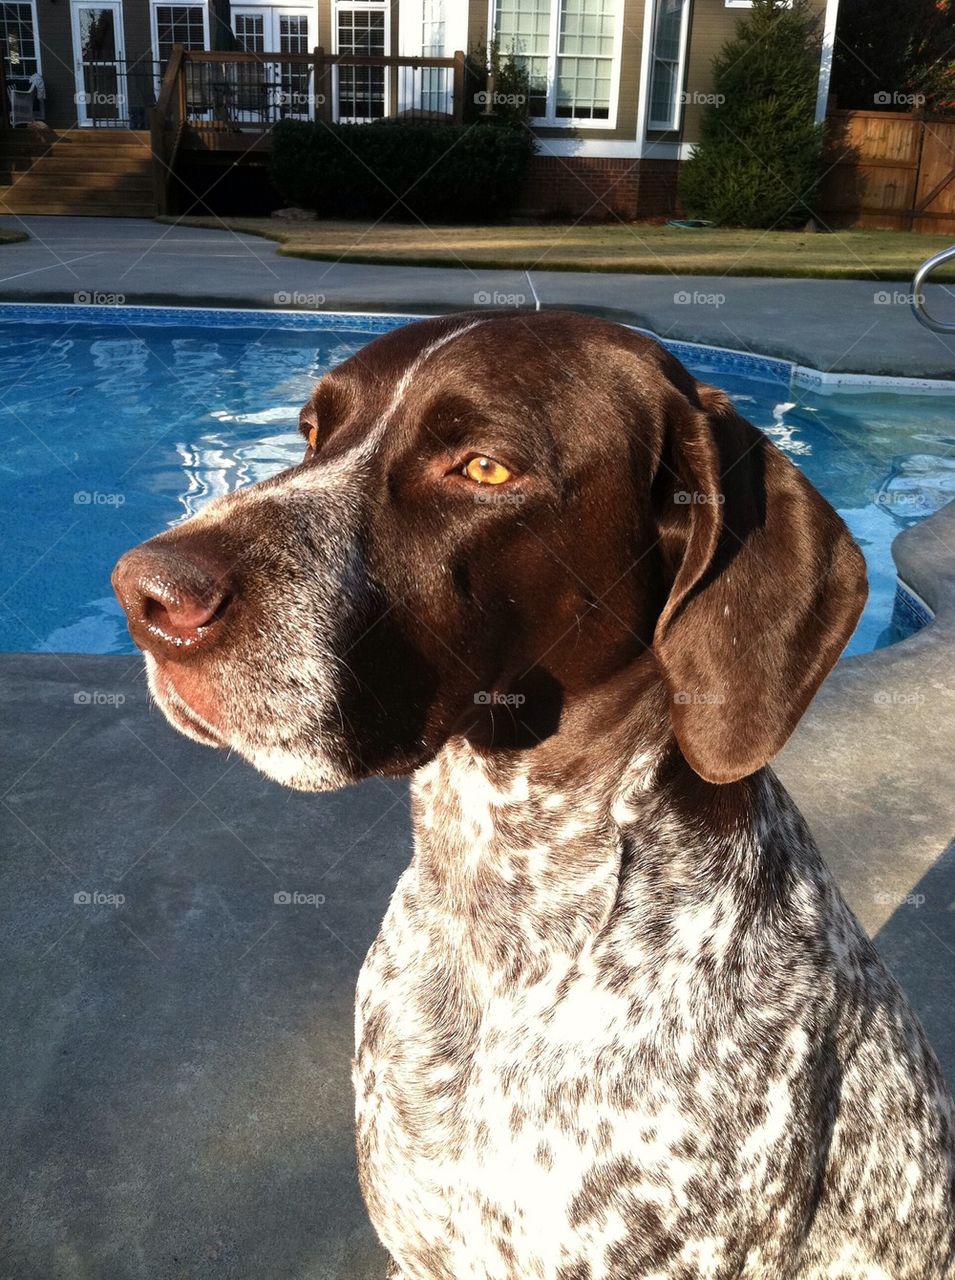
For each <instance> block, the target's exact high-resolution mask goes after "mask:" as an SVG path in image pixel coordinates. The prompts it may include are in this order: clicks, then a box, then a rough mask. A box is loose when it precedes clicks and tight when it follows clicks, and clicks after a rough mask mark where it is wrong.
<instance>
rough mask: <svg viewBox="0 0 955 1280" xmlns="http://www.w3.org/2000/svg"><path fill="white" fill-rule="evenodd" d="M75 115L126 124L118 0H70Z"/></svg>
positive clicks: (82, 119)
mask: <svg viewBox="0 0 955 1280" xmlns="http://www.w3.org/2000/svg"><path fill="white" fill-rule="evenodd" d="M70 11H71V12H70V16H71V19H72V28H73V54H74V58H75V74H76V118H77V121H78V122H79V123H80V124H81V125H102V126H110V125H112V126H113V127H114V128H115V127H118V126H119V127H121V126H125V125H126V124H127V123H128V120H129V109H128V101H127V93H126V55H125V49H124V46H123V10H122V5H121V4H120V0H97V2H96V3H92V2H90V0H72V4H71V6H70Z"/></svg>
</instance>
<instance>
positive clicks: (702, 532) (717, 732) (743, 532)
mask: <svg viewBox="0 0 955 1280" xmlns="http://www.w3.org/2000/svg"><path fill="white" fill-rule="evenodd" d="M681 372H682V371H681ZM690 395H691V398H689V399H688V398H687V397H686V396H685V395H683V394H677V395H676V396H675V397H674V400H673V401H672V402H671V408H670V411H669V413H668V422H667V427H666V437H665V441H664V445H663V452H662V454H661V456H660V459H659V463H658V466H657V469H656V476H655V480H654V486H653V500H654V504H655V507H656V512H657V519H658V522H659V529H660V534H661V548H662V552H663V558H664V562H665V564H666V566H667V568H668V576H669V578H670V580H671V581H672V588H671V590H670V594H669V598H668V599H667V601H666V604H665V606H664V608H663V611H662V613H661V614H660V617H659V620H658V622H657V625H656V629H655V633H654V640H653V648H654V652H655V654H656V656H657V659H658V661H659V664H660V667H661V669H662V672H663V677H664V680H665V682H666V685H667V690H668V693H669V697H670V714H671V720H672V723H673V729H674V732H675V734H676V738H677V742H678V743H679V745H680V748H681V750H682V752H683V754H684V756H685V757H686V759H687V761H688V762H689V763H690V765H691V766H692V768H693V769H694V770H695V771H696V772H697V773H698V774H699V775H700V776H701V777H702V778H705V779H706V780H707V781H709V782H719V783H723V782H734V781H736V780H737V779H739V778H743V777H746V776H747V775H748V774H751V773H753V772H755V770H757V769H759V768H761V767H762V766H763V765H764V764H765V763H766V762H767V761H768V760H770V759H771V758H772V757H773V756H774V755H775V754H776V752H777V751H779V750H780V748H781V747H782V746H783V744H784V743H785V741H786V739H787V738H788V737H789V735H790V734H791V733H792V731H793V729H794V728H795V726H796V723H797V721H798V720H799V718H800V716H801V715H802V713H803V712H804V711H805V709H806V707H807V705H808V703H809V700H810V699H811V698H812V696H813V694H814V693H815V692H816V690H817V689H818V687H819V685H820V684H821V683H822V681H823V679H824V677H825V676H826V675H827V674H828V672H829V671H830V669H831V668H832V666H833V665H834V663H835V662H836V659H837V658H838V657H839V654H840V653H841V652H842V650H843V648H844V647H845V645H846V642H847V641H848V639H849V637H850V635H851V634H852V631H853V629H854V627H855V625H856V623H857V621H858V619H859V615H860V613H861V612H862V606H863V604H864V603H865V598H866V576H865V562H864V561H863V558H862V555H861V552H860V551H859V549H858V547H857V546H856V544H855V543H854V542H853V540H852V538H851V536H850V534H849V531H848V529H847V528H846V526H845V525H844V524H843V522H842V520H841V519H840V517H839V516H838V515H837V514H836V512H835V511H834V510H833V508H832V507H831V506H830V505H829V503H828V502H826V501H825V499H824V498H823V497H822V496H821V495H820V494H819V493H818V492H817V491H816V490H815V489H814V488H813V486H812V485H811V484H810V483H809V481H808V480H807V479H806V478H805V476H803V474H802V473H801V472H800V471H799V470H798V469H797V468H796V467H795V466H793V464H792V463H791V462H789V460H788V459H787V458H785V457H784V455H783V454H782V453H780V452H779V451H778V450H777V449H776V448H775V447H774V446H773V445H772V444H771V443H770V442H769V440H767V439H766V437H765V436H763V435H762V433H761V432H759V431H757V430H756V428H755V427H753V426H751V425H750V423H748V422H746V421H745V420H744V419H743V418H741V417H740V415H739V414H738V413H737V412H736V411H735V409H734V408H733V405H732V403H731V401H730V400H729V398H728V397H727V396H726V395H724V394H723V393H722V392H721V391H717V390H715V389H714V388H712V387H705V386H700V385H697V386H696V387H695V389H691V393H690ZM694 401H695V403H694Z"/></svg>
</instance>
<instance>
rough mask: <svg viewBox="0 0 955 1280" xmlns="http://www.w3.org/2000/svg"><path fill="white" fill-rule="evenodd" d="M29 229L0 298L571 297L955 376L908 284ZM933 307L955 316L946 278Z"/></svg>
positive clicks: (656, 318)
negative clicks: (335, 253) (447, 264)
mask: <svg viewBox="0 0 955 1280" xmlns="http://www.w3.org/2000/svg"><path fill="white" fill-rule="evenodd" d="M0 226H4V227H12V228H18V229H20V230H25V231H27V232H28V233H29V234H30V237H31V238H30V239H29V240H27V241H24V242H22V243H20V244H14V245H6V246H2V247H0V300H4V299H5V300H7V301H18V302H25V301H32V302H37V301H50V302H68V301H73V300H74V299H75V298H76V297H77V296H78V295H80V296H82V295H87V296H88V295H91V294H96V293H99V294H103V295H113V296H115V295H119V296H120V297H122V298H124V299H125V300H126V301H127V302H140V303H143V302H148V303H169V304H171V305H177V304H178V305H181V304H183V303H184V302H185V303H186V304H189V303H192V304H198V303H202V304H207V305H220V306H256V307H266V308H271V307H283V308H284V307H288V306H296V307H302V308H305V309H323V310H327V311H336V310H356V309H366V310H373V311H374V310H379V311H381V310H384V311H447V310H454V311H457V310H471V309H473V308H475V307H486V306H502V307H508V306H510V307H514V306H534V305H535V303H536V302H538V301H539V302H540V303H541V304H542V305H543V306H548V307H554V306H567V307H574V308H577V309H578V310H592V311H598V312H601V313H605V314H608V315H611V316H614V317H616V318H619V319H624V320H627V321H629V322H631V323H636V324H640V325H643V326H645V327H647V328H649V329H653V330H654V331H655V332H657V333H658V334H660V335H661V336H664V337H673V338H682V339H685V340H687V341H691V342H708V343H712V344H715V345H718V346H723V347H732V348H735V349H737V350H742V351H750V350H751V351H756V352H759V353H760V354H762V355H774V356H781V357H784V358H786V359H791V360H795V361H797V362H798V363H800V364H805V365H808V366H810V367H811V368H815V369H823V370H835V371H839V372H850V373H883V374H893V375H896V376H903V377H931V378H955V337H952V336H949V337H944V338H943V337H939V336H938V335H935V334H932V333H930V332H929V331H928V330H927V329H923V328H922V327H921V326H920V325H919V324H918V323H917V322H916V320H915V318H914V317H913V315H912V313H911V310H910V308H909V305H908V286H906V285H904V284H885V283H880V282H876V281H873V282H871V283H870V282H867V281H864V280H770V279H751V278H741V277H739V278H723V277H718V276H680V275H672V276H670V275H663V276H636V275H609V274H598V273H584V272H581V273H578V272H559V271H557V272H553V271H552V272H548V271H541V272H537V271H535V272H533V273H531V275H530V276H528V274H527V273H526V272H523V271H476V270H471V269H469V268H462V269H458V270H449V269H445V268H438V267H379V266H360V265H356V264H350V263H328V262H310V261H306V260H304V259H300V258H284V257H280V256H279V255H278V253H277V252H276V248H277V247H276V245H275V244H273V243H272V242H271V241H268V240H263V239H261V238H259V237H257V236H247V235H238V234H236V233H234V232H231V231H227V230H226V229H224V228H223V229H222V230H221V231H207V230H200V229H197V228H190V227H176V226H166V225H160V224H159V223H155V222H152V221H146V220H140V219H109V218H39V217H36V218H35V217H27V218H22V219H21V218H14V217H5V218H0ZM927 295H928V302H929V306H930V307H931V308H932V309H933V310H934V311H935V312H936V313H937V314H939V315H940V316H944V315H952V316H955V308H953V306H952V299H951V289H943V288H941V287H939V286H929V289H928V291H927Z"/></svg>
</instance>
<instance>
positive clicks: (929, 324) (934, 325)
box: [912, 245, 955, 333]
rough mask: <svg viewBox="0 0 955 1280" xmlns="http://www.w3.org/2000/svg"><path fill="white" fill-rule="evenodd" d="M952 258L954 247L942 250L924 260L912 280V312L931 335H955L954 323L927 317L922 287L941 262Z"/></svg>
mask: <svg viewBox="0 0 955 1280" xmlns="http://www.w3.org/2000/svg"><path fill="white" fill-rule="evenodd" d="M952 258H955V245H952V247H951V248H949V249H942V251H941V252H940V253H936V254H933V255H932V257H931V258H926V259H925V261H924V262H923V263H922V265H921V266H920V267H919V269H918V271H916V273H915V277H914V279H913V280H912V310H913V311H914V312H915V318H916V320H918V322H919V324H924V325H925V327H926V329H931V330H932V332H933V333H955V322H947V321H945V320H936V319H935V317H934V316H930V315H929V313H928V311H927V310H926V308H925V295H924V293H923V292H922V286H923V285H924V284H925V281H926V280H927V279H928V277H929V276H930V275H931V274H932V272H933V271H934V270H935V268H936V267H940V266H941V265H942V263H943V262H949V261H951V259H952Z"/></svg>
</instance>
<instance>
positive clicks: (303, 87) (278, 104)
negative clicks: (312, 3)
mask: <svg viewBox="0 0 955 1280" xmlns="http://www.w3.org/2000/svg"><path fill="white" fill-rule="evenodd" d="M232 29H233V31H234V32H235V38H236V43H237V45H238V46H239V48H240V49H244V50H245V51H246V52H248V53H260V54H263V55H266V56H264V57H263V59H262V62H261V63H260V64H257V65H255V67H254V70H253V73H252V74H251V77H250V78H249V81H248V83H247V84H245V85H244V86H243V91H242V93H241V94H240V102H239V106H240V109H241V110H242V111H243V113H244V114H243V115H242V117H241V118H243V119H247V120H252V119H257V118H261V119H263V120H280V119H283V118H284V117H294V118H295V119H298V120H308V119H310V118H311V116H312V114H313V110H312V95H311V93H310V92H309V86H310V83H311V75H312V68H311V65H310V64H309V63H307V62H303V63H301V64H299V65H295V64H290V63H281V62H273V61H270V60H269V58H268V56H267V55H268V54H270V53H308V52H309V49H310V32H309V11H308V9H297V8H295V9H293V8H286V7H284V6H281V7H280V6H279V5H255V6H252V5H233V7H232ZM256 113H257V114H256Z"/></svg>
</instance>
